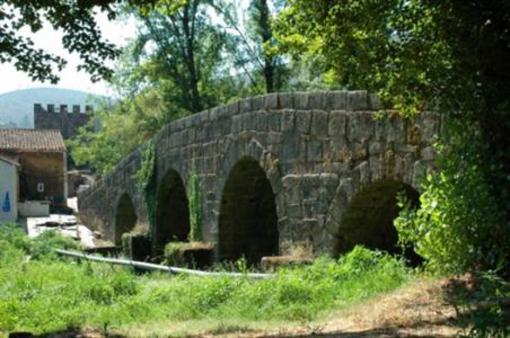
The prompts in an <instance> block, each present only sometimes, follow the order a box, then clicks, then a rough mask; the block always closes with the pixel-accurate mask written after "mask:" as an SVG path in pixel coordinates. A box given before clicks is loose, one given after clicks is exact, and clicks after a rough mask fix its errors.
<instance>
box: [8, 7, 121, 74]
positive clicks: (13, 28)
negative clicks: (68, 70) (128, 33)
mask: <svg viewBox="0 0 510 338" xmlns="http://www.w3.org/2000/svg"><path fill="white" fill-rule="evenodd" d="M116 2H120V1H117V0H112V1H63V0H50V1H17V0H2V1H0V23H1V25H0V62H1V63H4V62H10V63H13V64H14V66H15V67H16V69H17V70H21V71H24V72H26V73H27V74H28V75H29V76H30V77H31V78H32V80H38V81H46V80H49V81H50V82H51V83H56V82H58V80H59V77H58V75H56V74H55V71H56V70H59V71H60V70H62V69H63V68H64V66H65V64H66V61H65V60H64V59H62V58H61V57H60V56H57V55H53V54H50V53H48V52H46V51H44V50H42V49H39V48H36V47H35V46H34V42H33V41H32V39H31V37H30V36H27V35H24V34H20V30H21V29H22V28H29V29H30V31H31V32H32V33H35V32H37V31H40V30H41V29H42V28H43V25H44V22H45V21H47V22H49V23H50V24H51V25H52V26H53V28H54V29H59V30H61V31H62V32H63V37H62V43H63V46H64V48H66V49H67V50H68V51H70V52H77V53H78V54H79V55H80V57H81V59H82V60H83V63H82V64H81V65H80V66H79V69H83V70H85V71H87V72H88V73H90V75H91V77H92V80H93V81H97V80H99V79H102V78H109V77H110V76H111V73H112V72H111V69H109V68H108V67H107V66H105V60H112V59H114V58H115V57H116V56H117V55H118V54H119V51H118V49H117V48H115V46H114V45H112V44H111V43H109V42H108V41H105V40H104V39H102V38H101V32H100V30H99V28H98V25H97V22H96V19H95V18H94V14H95V12H96V11H95V10H97V9H99V11H100V12H104V13H106V14H107V15H108V17H109V18H113V17H115V10H114V7H113V4H114V3H116Z"/></svg>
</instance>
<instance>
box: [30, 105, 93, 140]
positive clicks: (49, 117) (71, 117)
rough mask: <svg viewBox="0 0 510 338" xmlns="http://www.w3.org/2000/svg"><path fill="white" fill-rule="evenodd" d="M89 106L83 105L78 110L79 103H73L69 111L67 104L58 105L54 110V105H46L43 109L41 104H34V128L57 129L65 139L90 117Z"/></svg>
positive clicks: (71, 135)
mask: <svg viewBox="0 0 510 338" xmlns="http://www.w3.org/2000/svg"><path fill="white" fill-rule="evenodd" d="M90 111H91V108H90V107H89V106H86V107H85V111H81V110H80V106H79V105H74V106H73V107H72V111H69V110H68V108H67V105H65V104H63V105H60V106H59V108H58V109H57V110H56V109H55V105H52V104H50V105H48V106H47V109H44V108H43V107H42V105H41V104H38V103H36V104H34V128H35V129H57V130H60V132H61V133H62V137H63V138H64V139H65V140H67V139H69V138H73V137H74V136H76V134H77V133H78V128H80V127H82V126H84V125H86V124H87V122H88V121H89V119H90V115H89V113H90Z"/></svg>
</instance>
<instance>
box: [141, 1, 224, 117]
mask: <svg viewBox="0 0 510 338" xmlns="http://www.w3.org/2000/svg"><path fill="white" fill-rule="evenodd" d="M210 4H211V2H210V1H204V0H190V1H187V2H186V3H185V4H184V5H183V6H182V7H180V8H179V9H178V10H174V9H173V8H168V7H167V6H157V7H156V9H155V10H154V11H153V12H152V13H150V14H149V15H144V16H139V18H140V20H141V21H142V22H143V27H144V28H143V30H142V31H141V33H140V35H139V36H138V37H137V48H136V49H135V51H134V54H133V55H134V56H135V57H136V58H138V59H139V60H140V62H139V65H140V66H141V73H143V75H144V76H145V77H146V79H148V80H149V81H150V82H152V83H154V84H157V85H159V86H165V87H167V90H166V93H167V99H168V100H169V101H171V102H173V103H174V104H176V105H178V106H180V107H182V108H183V109H186V110H188V111H190V112H193V113H196V112H199V111H201V110H203V109H204V107H210V106H211V105H216V104H217V103H218V101H217V96H216V95H211V94H212V93H214V90H213V89H214V88H213V84H212V81H213V79H215V78H217V77H218V76H220V73H219V71H218V69H219V67H220V66H221V64H222V61H223V55H222V51H223V48H224V44H225V37H224V34H223V33H222V32H220V31H219V30H218V29H217V28H216V26H215V25H214V24H213V23H212V22H211V19H210V17H209V15H208V12H207V11H208V9H210ZM146 46H150V47H149V48H144V47H146Z"/></svg>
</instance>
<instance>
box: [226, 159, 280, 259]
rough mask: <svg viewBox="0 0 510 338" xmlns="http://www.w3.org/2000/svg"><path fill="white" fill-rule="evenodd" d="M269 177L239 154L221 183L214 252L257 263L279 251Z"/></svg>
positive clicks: (227, 257)
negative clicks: (216, 248)
mask: <svg viewBox="0 0 510 338" xmlns="http://www.w3.org/2000/svg"><path fill="white" fill-rule="evenodd" d="M276 198H277V196H276V194H275V192H274V189H273V186H272V184H271V180H270V178H269V177H268V175H267V174H266V171H265V170H264V169H263V167H262V166H261V165H260V163H259V161H258V160H256V159H255V158H253V157H251V156H243V157H241V159H240V160H239V161H237V162H236V163H235V165H234V166H233V167H232V169H231V170H230V172H229V173H228V177H227V178H226V181H225V183H224V185H223V191H222V196H221V205H220V212H219V220H218V256H219V258H220V259H223V260H236V259H239V258H241V257H243V256H244V257H245V258H246V260H247V261H248V263H249V264H258V263H259V262H260V259H261V258H262V257H263V256H271V255H276V254H278V253H279V231H278V212H277V203H276Z"/></svg>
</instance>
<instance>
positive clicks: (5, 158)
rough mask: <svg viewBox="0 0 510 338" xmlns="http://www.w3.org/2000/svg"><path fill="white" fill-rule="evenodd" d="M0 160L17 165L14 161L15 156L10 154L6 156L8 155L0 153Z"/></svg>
mask: <svg viewBox="0 0 510 338" xmlns="http://www.w3.org/2000/svg"><path fill="white" fill-rule="evenodd" d="M0 161H3V162H7V163H9V164H12V165H14V166H16V167H19V162H18V161H16V159H15V158H13V157H11V156H8V155H2V154H0Z"/></svg>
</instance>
